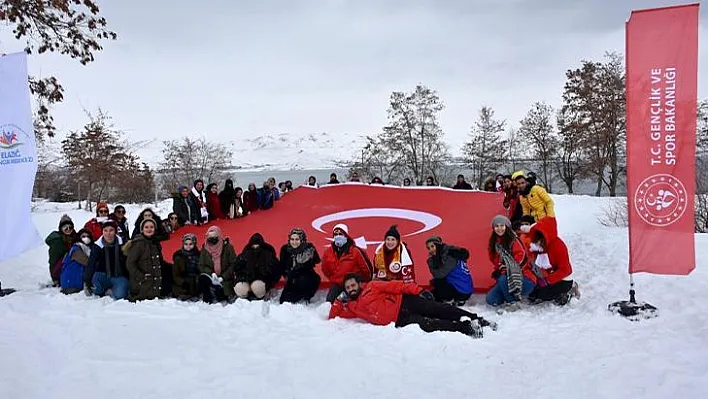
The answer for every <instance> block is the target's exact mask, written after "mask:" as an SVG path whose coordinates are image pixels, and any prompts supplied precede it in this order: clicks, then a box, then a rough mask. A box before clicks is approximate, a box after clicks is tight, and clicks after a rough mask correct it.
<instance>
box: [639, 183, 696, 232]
mask: <svg viewBox="0 0 708 399" xmlns="http://www.w3.org/2000/svg"><path fill="white" fill-rule="evenodd" d="M687 200H688V195H687V194H686V187H685V186H684V185H683V183H682V182H681V181H680V180H679V179H677V178H676V177H674V176H672V175H669V174H656V175H652V176H649V177H647V178H646V179H644V181H642V182H641V184H639V186H638V187H637V190H636V191H635V192H634V208H635V209H636V211H637V214H638V215H639V217H640V218H641V219H642V220H643V221H644V222H645V223H647V224H649V225H651V226H655V227H666V226H669V225H671V224H674V223H676V221H677V220H679V219H681V218H682V217H683V215H684V214H685V213H686V205H687Z"/></svg>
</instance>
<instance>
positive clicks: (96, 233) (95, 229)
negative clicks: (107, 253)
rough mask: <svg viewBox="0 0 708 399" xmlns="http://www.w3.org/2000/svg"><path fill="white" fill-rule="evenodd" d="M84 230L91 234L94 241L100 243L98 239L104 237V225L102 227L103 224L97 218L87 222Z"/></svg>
mask: <svg viewBox="0 0 708 399" xmlns="http://www.w3.org/2000/svg"><path fill="white" fill-rule="evenodd" d="M84 228H85V229H86V230H88V231H90V232H91V236H92V237H93V240H94V241H98V239H99V238H101V236H102V235H103V225H101V223H99V221H98V220H96V218H93V219H91V220H89V221H88V222H86V224H85V225H84Z"/></svg>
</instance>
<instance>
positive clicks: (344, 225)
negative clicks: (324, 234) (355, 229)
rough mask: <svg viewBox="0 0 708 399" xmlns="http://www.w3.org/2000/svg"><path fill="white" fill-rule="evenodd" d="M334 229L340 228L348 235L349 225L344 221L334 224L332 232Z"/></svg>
mask: <svg viewBox="0 0 708 399" xmlns="http://www.w3.org/2000/svg"><path fill="white" fill-rule="evenodd" d="M335 230H342V231H343V232H344V234H346V235H349V227H347V225H346V224H344V223H339V224H337V225H335V226H334V228H332V233H334V231H335Z"/></svg>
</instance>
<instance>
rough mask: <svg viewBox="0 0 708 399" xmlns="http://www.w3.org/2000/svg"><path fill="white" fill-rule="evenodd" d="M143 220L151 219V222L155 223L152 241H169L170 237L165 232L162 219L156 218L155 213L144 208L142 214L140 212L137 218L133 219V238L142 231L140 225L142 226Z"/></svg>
mask: <svg viewBox="0 0 708 399" xmlns="http://www.w3.org/2000/svg"><path fill="white" fill-rule="evenodd" d="M145 219H152V221H154V222H155V225H156V226H157V228H156V229H155V232H154V234H153V236H152V239H155V240H157V241H167V240H169V239H170V235H169V234H168V233H167V231H165V225H164V223H162V219H161V218H160V217H159V216H157V214H156V213H155V211H153V210H152V209H151V208H145V209H143V211H142V212H140V215H138V218H137V219H135V228H134V229H133V238H135V236H137V235H138V234H140V233H141V231H142V225H143V220H145Z"/></svg>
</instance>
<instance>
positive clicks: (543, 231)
mask: <svg viewBox="0 0 708 399" xmlns="http://www.w3.org/2000/svg"><path fill="white" fill-rule="evenodd" d="M521 229H522V231H523V230H527V231H528V233H527V234H528V236H529V237H531V245H530V246H529V252H530V254H531V260H532V263H533V265H534V266H535V268H537V269H539V270H540V273H541V276H540V277H541V278H539V279H538V280H539V284H537V286H536V287H535V289H534V290H533V292H531V294H530V295H529V298H530V299H531V300H532V301H534V302H543V301H554V302H556V304H558V305H565V304H567V303H568V302H569V301H570V299H571V298H573V297H576V298H580V290H579V288H578V283H576V282H575V281H573V280H569V279H568V277H570V275H571V274H572V273H573V267H572V266H571V264H570V256H569V254H568V247H567V246H566V245H565V242H563V240H561V238H560V237H558V225H557V223H556V218H553V217H545V218H543V219H541V220H539V221H538V222H536V223H535V224H534V225H532V226H525V227H522V228H521Z"/></svg>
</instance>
